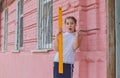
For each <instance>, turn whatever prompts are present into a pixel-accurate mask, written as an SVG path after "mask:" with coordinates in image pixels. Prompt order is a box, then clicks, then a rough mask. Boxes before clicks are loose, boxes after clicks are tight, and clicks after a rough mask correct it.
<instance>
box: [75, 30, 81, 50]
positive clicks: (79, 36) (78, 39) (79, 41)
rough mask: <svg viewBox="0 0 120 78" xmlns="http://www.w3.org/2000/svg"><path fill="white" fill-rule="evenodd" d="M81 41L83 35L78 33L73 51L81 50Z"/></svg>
mask: <svg viewBox="0 0 120 78" xmlns="http://www.w3.org/2000/svg"><path fill="white" fill-rule="evenodd" d="M81 40H82V35H80V34H79V32H76V35H75V39H74V42H73V49H74V50H76V49H77V48H79V46H80V43H81Z"/></svg>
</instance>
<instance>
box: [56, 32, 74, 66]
mask: <svg viewBox="0 0 120 78" xmlns="http://www.w3.org/2000/svg"><path fill="white" fill-rule="evenodd" d="M74 38H75V33H68V32H65V33H63V63H68V64H74V60H75V50H74V49H73V41H74ZM58 59H59V53H58V52H57V53H56V55H55V58H54V62H58Z"/></svg>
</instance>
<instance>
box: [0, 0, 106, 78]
mask: <svg viewBox="0 0 120 78" xmlns="http://www.w3.org/2000/svg"><path fill="white" fill-rule="evenodd" d="M105 1H106V0H54V3H53V34H54V33H55V32H56V29H57V25H58V24H57V23H58V21H57V19H58V18H57V14H58V13H57V9H58V5H60V6H62V8H63V19H64V18H65V17H66V16H69V15H73V16H75V17H76V19H77V21H78V23H77V27H76V28H77V29H92V28H100V30H98V31H91V32H90V33H88V35H87V36H84V38H83V41H82V44H81V48H80V49H78V50H77V53H76V61H75V68H74V78H107V77H106V75H107V70H106V69H107V67H106V63H107V59H106V57H107V43H106V42H107V41H106V40H107V39H106V37H107V34H106V28H107V27H106V25H107V22H106V2H105ZM8 12H9V19H8V24H9V25H8V50H7V52H0V78H53V72H52V71H53V59H54V55H55V52H53V51H50V52H47V53H43V52H42V53H32V52H31V51H33V50H36V48H37V43H36V42H37V41H36V40H37V35H36V34H37V32H36V28H37V24H36V22H37V18H36V15H37V0H24V44H23V46H24V47H23V50H22V51H20V52H19V53H17V52H16V53H15V52H14V50H15V30H16V1H14V2H13V3H12V4H11V5H9V7H8ZM3 19H4V11H3V12H2V15H1V19H0V20H1V29H0V30H1V31H0V33H1V36H0V40H1V38H2V34H3V25H4V21H3ZM63 28H64V27H63ZM64 31H65V28H64ZM1 43H2V40H1Z"/></svg>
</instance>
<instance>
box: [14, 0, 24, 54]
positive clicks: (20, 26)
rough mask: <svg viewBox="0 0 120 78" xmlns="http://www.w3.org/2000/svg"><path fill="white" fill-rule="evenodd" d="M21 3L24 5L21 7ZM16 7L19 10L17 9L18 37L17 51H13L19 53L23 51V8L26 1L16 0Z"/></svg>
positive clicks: (16, 41) (16, 38)
mask: <svg viewBox="0 0 120 78" xmlns="http://www.w3.org/2000/svg"><path fill="white" fill-rule="evenodd" d="M21 3H22V5H21ZM16 6H17V8H16V36H15V51H13V52H19V51H20V50H22V49H23V6H24V0H16ZM21 9H22V10H21ZM21 22H22V23H21ZM21 30H22V32H21ZM21 33H22V34H21ZM21 35H22V36H21ZM21 40H22V41H21ZM21 45H22V46H21Z"/></svg>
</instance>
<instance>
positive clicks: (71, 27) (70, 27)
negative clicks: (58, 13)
mask: <svg viewBox="0 0 120 78" xmlns="http://www.w3.org/2000/svg"><path fill="white" fill-rule="evenodd" d="M65 26H66V28H67V32H70V33H72V32H75V26H76V23H75V22H74V20H73V19H66V22H65Z"/></svg>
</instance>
